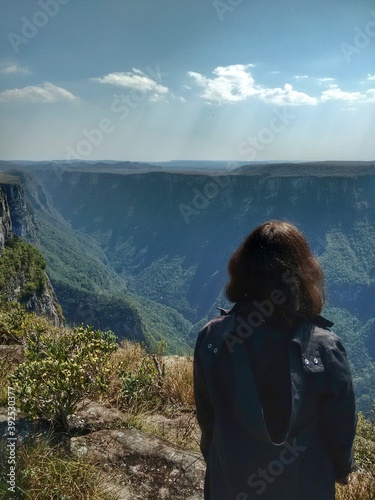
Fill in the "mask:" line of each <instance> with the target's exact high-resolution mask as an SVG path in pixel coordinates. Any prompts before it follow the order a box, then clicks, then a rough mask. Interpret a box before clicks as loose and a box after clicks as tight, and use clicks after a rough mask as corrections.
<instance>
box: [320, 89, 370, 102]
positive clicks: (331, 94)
mask: <svg viewBox="0 0 375 500" xmlns="http://www.w3.org/2000/svg"><path fill="white" fill-rule="evenodd" d="M363 99H365V96H364V94H361V92H345V91H344V90H341V89H340V88H339V87H334V88H331V89H329V90H324V91H323V92H322V96H321V101H322V102H326V101H346V102H358V101H362V100H363Z"/></svg>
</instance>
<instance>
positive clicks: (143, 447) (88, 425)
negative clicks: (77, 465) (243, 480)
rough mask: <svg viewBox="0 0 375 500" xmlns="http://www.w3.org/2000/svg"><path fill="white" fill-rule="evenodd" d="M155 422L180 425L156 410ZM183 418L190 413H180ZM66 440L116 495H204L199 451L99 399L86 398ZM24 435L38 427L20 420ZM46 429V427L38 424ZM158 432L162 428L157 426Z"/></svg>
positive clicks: (2, 414)
mask: <svg viewBox="0 0 375 500" xmlns="http://www.w3.org/2000/svg"><path fill="white" fill-rule="evenodd" d="M147 418H148V419H149V424H150V425H151V424H152V427H153V428H154V429H155V428H159V430H161V429H168V431H169V432H170V431H171V429H173V428H176V429H177V430H176V432H177V431H178V426H179V425H180V422H179V418H176V416H175V417H174V418H170V419H169V418H167V417H165V416H161V415H160V416H156V415H152V416H149V417H147ZM180 418H188V417H185V416H183V415H182V416H181V417H180ZM6 425H7V413H6V409H5V408H0V435H1V436H4V437H5V436H6ZM70 425H71V433H72V436H71V437H70V438H69V439H68V446H69V449H70V452H71V454H72V456H74V457H85V458H86V459H87V460H88V461H89V462H90V463H92V464H94V465H95V466H96V467H98V469H100V470H101V471H102V472H103V473H104V475H105V477H106V488H107V489H108V492H111V493H112V494H115V496H116V497H117V498H118V500H137V499H144V500H155V499H156V498H158V499H174V500H179V499H181V500H182V499H183V500H201V499H202V498H203V481H204V470H205V467H204V462H203V460H202V456H201V455H200V454H199V453H194V452H191V451H186V450H184V449H183V448H180V447H178V446H176V445H174V444H172V443H171V442H169V441H166V440H164V439H160V438H158V437H155V436H154V435H151V434H148V433H146V432H143V431H139V430H137V429H135V428H131V427H130V426H129V425H128V423H127V415H126V414H125V413H122V412H121V411H119V410H116V409H114V408H107V407H106V406H104V405H102V404H99V403H96V402H88V401H86V402H84V404H82V405H81V407H80V408H79V410H78V411H77V414H76V415H74V416H72V418H71V421H70ZM16 429H17V433H18V435H19V436H20V438H21V439H22V440H25V439H27V436H28V435H30V434H31V433H33V432H34V431H35V427H34V424H32V423H31V422H30V421H28V420H26V419H19V420H17V422H16ZM39 430H40V431H42V432H45V433H47V432H48V429H47V428H41V429H39ZM159 434H160V432H159Z"/></svg>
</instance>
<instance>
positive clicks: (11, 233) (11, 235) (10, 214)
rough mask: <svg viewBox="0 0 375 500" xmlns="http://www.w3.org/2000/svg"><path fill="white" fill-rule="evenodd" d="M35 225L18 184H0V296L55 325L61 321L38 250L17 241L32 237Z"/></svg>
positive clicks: (54, 296)
mask: <svg viewBox="0 0 375 500" xmlns="http://www.w3.org/2000/svg"><path fill="white" fill-rule="evenodd" d="M34 236H35V225H34V221H33V217H32V214H31V212H30V211H29V209H28V207H27V203H26V200H25V196H24V192H23V189H22V187H21V186H20V185H19V184H0V259H1V255H3V257H4V258H5V259H6V264H5V263H2V264H3V266H4V267H3V268H2V273H3V276H2V278H3V280H2V286H1V290H0V292H1V295H2V296H3V297H5V298H6V299H7V300H18V301H19V302H21V303H23V304H24V305H25V307H26V309H28V310H29V311H32V312H35V313H36V314H38V315H43V316H46V317H47V318H49V319H50V320H52V321H53V323H54V324H55V325H61V324H62V323H63V322H64V319H63V316H62V314H61V308H60V306H59V303H58V300H57V297H56V294H55V292H54V290H53V287H52V285H51V283H50V281H49V278H48V276H47V275H46V273H45V272H44V260H43V258H42V257H41V255H40V253H39V251H38V250H37V249H36V248H34V247H32V246H31V245H29V244H27V243H25V242H23V241H21V240H18V238H23V239H28V240H30V239H33V237H34Z"/></svg>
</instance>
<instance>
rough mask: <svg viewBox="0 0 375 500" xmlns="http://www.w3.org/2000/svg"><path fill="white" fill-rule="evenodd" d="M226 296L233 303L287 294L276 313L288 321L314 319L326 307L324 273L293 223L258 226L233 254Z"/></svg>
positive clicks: (272, 223)
mask: <svg viewBox="0 0 375 500" xmlns="http://www.w3.org/2000/svg"><path fill="white" fill-rule="evenodd" d="M228 271H229V275H230V281H229V283H228V284H227V286H226V295H227V298H228V299H229V300H230V301H231V302H238V301H242V300H247V301H254V300H257V301H261V300H269V299H270V297H272V294H273V293H274V291H275V290H279V291H281V292H282V294H283V298H284V297H285V299H284V300H283V301H282V304H280V305H279V306H277V307H276V308H275V314H276V315H277V316H279V317H281V318H283V319H285V320H287V321H288V322H294V320H296V319H297V318H298V317H300V318H301V317H303V318H304V319H312V318H314V317H316V316H317V315H318V314H320V312H321V310H322V307H323V304H324V298H325V297H324V284H323V272H322V270H321V268H320V266H319V264H318V262H317V260H316V259H315V258H314V256H313V254H312V252H311V250H310V247H309V245H308V243H307V241H306V238H305V237H304V236H303V234H302V233H301V232H300V231H299V230H298V229H297V228H296V227H295V226H294V225H293V224H290V223H289V222H284V221H277V220H276V221H269V222H265V223H264V224H261V225H260V226H258V227H256V228H255V229H254V230H253V231H252V232H251V233H250V234H249V235H248V236H247V238H246V239H245V240H244V241H243V242H242V244H241V245H240V246H239V248H237V250H236V251H235V252H234V253H233V255H232V257H231V259H230V261H229V263H228Z"/></svg>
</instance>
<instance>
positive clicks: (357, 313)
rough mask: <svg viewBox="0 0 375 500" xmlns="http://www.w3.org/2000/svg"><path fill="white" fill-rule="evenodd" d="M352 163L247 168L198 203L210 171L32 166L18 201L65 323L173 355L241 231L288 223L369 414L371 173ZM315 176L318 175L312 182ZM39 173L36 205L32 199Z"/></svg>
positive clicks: (215, 286)
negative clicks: (321, 282)
mask: <svg viewBox="0 0 375 500" xmlns="http://www.w3.org/2000/svg"><path fill="white" fill-rule="evenodd" d="M362 167H363V166H362ZM362 167H361V166H355V165H354V164H353V165H351V166H350V167H349V166H346V167H344V166H341V164H337V165H334V166H332V165H331V166H329V167H328V166H327V165H325V164H323V165H320V166H317V165H314V166H313V165H304V166H298V168H297V167H291V169H289V167H288V169H289V170H290V172H289V170H288V172H289V173H288V175H289V177H285V176H284V174H285V170H284V167H282V166H280V165H277V166H272V167H269V168H268V167H267V168H264V169H262V171H263V174H264V175H258V174H257V172H258V171H257V169H254V172H253V173H254V175H251V176H247V175H243V176H241V175H234V176H231V177H230V178H229V179H228V178H227V179H224V178H221V181H224V182H223V183H222V186H224V187H221V188H220V192H219V193H218V195H217V196H215V197H212V199H209V200H207V202H203V201H202V199H201V198H199V196H198V193H204V189H205V187H206V186H207V185H208V183H210V182H213V181H215V178H213V177H212V176H206V175H190V174H186V173H184V174H166V173H148V174H134V175H116V174H114V173H106V171H105V169H104V167H103V166H100V165H97V166H96V167H95V169H96V171H95V173H90V172H89V171H86V172H83V171H82V169H81V171H79V170H74V172H73V171H70V170H69V169H70V167H69V169H67V168H65V167H59V168H49V166H48V167H43V168H42V167H40V166H39V167H38V168H37V169H36V172H37V173H36V176H39V179H38V180H37V178H35V179H34V185H33V186H32V187H31V189H30V191H29V197H30V200H31V201H32V203H33V204H34V208H35V210H36V212H37V216H38V238H39V244H40V247H41V248H42V249H43V253H44V255H45V257H46V261H47V264H48V267H47V271H48V273H49V275H50V276H51V279H52V282H53V285H54V287H55V289H56V291H57V295H58V298H59V300H60V303H61V304H62V306H63V310H64V314H65V316H66V318H67V320H68V322H69V323H70V324H71V325H74V324H77V323H80V322H84V323H85V324H86V323H88V324H90V323H92V324H93V325H94V327H95V328H99V329H102V330H105V329H107V328H109V329H111V330H113V331H114V332H115V333H116V335H117V336H118V337H119V338H131V339H135V340H139V341H142V342H145V344H147V345H148V346H149V347H151V348H152V349H154V348H155V345H156V344H157V343H158V341H160V340H162V339H164V340H166V341H167V343H168V345H169V352H171V353H180V354H184V353H187V352H189V348H190V349H191V347H192V346H193V344H194V341H195V338H196V333H197V330H198V328H199V326H202V324H203V323H204V322H205V321H206V319H211V318H212V317H213V316H214V315H215V314H217V311H216V310H215V308H214V307H215V306H216V305H218V306H225V303H224V301H223V299H222V289H223V286H224V285H225V282H226V279H227V274H226V265H227V262H228V258H229V256H230V255H231V253H232V251H233V250H234V249H235V248H236V246H237V245H238V244H239V243H240V241H241V240H242V239H243V237H244V236H245V235H246V234H247V233H248V232H249V231H250V230H251V229H252V228H253V227H255V226H256V225H257V224H259V223H260V222H263V221H264V220H265V219H273V218H275V219H287V220H291V221H292V222H294V223H295V224H297V226H298V227H300V228H301V229H302V230H303V231H304V232H305V234H306V236H307V238H308V240H309V242H310V244H311V246H312V248H313V251H314V252H315V253H316V254H317V255H318V256H319V259H320V261H321V263H322V265H323V269H324V273H325V277H326V283H327V290H328V306H329V307H328V308H327V309H326V312H325V314H326V315H327V316H328V317H329V318H330V319H332V320H333V321H334V322H335V325H334V327H333V330H334V331H335V332H336V333H337V334H338V335H340V337H342V338H343V340H344V343H345V345H346V347H347V352H348V357H349V360H350V361H351V364H352V370H353V376H354V380H355V386H356V392H357V396H358V404H359V409H360V410H362V411H364V412H365V413H366V415H369V413H370V411H371V403H372V399H373V389H372V387H374V371H375V369H374V363H375V340H374V339H375V330H374V327H375V316H374V310H373V297H374V293H375V225H374V222H373V207H374V203H375V198H374V193H375V175H374V174H373V173H371V172H370V171H368V172H367V174H366V175H364V172H363V171H362V170H361V168H362ZM300 168H302V170H301V173H300ZM316 168H317V169H318V170H316ZM366 168H367V167H366ZM101 169H102V171H100V170H101ZM280 169H281V170H280ZM348 169H349V170H348ZM292 171H293V172H292ZM318 171H319V172H320V173H319V175H323V174H322V172H323V171H324V172H325V175H326V174H327V176H325V177H314V174H316V173H317V172H318ZM308 172H310V175H307V174H308ZM340 172H341V173H340ZM355 172H358V173H362V174H363V175H358V176H356V175H354V173H355ZM279 174H280V175H279ZM292 174H293V175H292ZM328 174H329V175H328ZM268 175H270V176H271V177H267V176H268ZM39 180H40V183H41V185H42V186H43V188H41V187H40V186H38V189H39V188H40V189H39V191H40V192H42V191H44V195H45V199H48V203H44V204H43V203H41V202H40V201H38V199H39V198H40V194H38V195H36V194H35V193H36V192H37V188H36V187H35V186H37V185H38V182H39ZM227 181H229V182H227ZM26 188H27V186H26ZM196 196H198V198H196V201H197V202H198V203H201V205H200V206H201V208H200V209H199V210H195V212H194V216H193V217H192V218H191V220H190V222H189V224H187V223H186V221H185V220H184V218H183V217H182V214H181V212H180V210H179V206H180V204H181V203H182V204H187V205H189V206H190V207H193V204H192V203H193V202H192V200H193V199H194V198H195V197H196ZM38 197H39V198H38ZM37 198H38V199H37ZM317 214H321V215H322V217H317ZM330 316H332V317H330ZM123 318H125V319H123ZM193 325H195V326H194V327H193ZM189 344H190V345H189Z"/></svg>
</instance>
